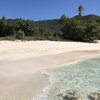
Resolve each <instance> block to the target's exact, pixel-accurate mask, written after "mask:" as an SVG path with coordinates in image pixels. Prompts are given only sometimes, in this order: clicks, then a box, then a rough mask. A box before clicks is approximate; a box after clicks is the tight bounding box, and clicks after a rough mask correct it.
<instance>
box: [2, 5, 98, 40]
mask: <svg viewBox="0 0 100 100" xmlns="http://www.w3.org/2000/svg"><path fill="white" fill-rule="evenodd" d="M83 12H84V7H83V6H79V7H78V15H77V16H75V17H73V18H69V17H67V16H66V15H62V16H61V18H60V19H54V20H43V21H32V20H25V19H22V18H18V19H6V18H5V17H4V16H3V17H2V18H1V19H0V40H3V39H6V40H16V39H21V40H57V41H58V40H62V41H63V40H64V41H68V40H72V41H94V40H97V39H100V17H99V16H96V15H87V16H83Z"/></svg>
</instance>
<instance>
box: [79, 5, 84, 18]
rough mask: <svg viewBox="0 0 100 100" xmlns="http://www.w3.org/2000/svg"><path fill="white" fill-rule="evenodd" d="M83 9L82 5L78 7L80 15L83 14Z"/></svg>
mask: <svg viewBox="0 0 100 100" xmlns="http://www.w3.org/2000/svg"><path fill="white" fill-rule="evenodd" d="M83 11H84V7H83V6H82V5H80V6H79V7H78V12H79V16H82V13H83Z"/></svg>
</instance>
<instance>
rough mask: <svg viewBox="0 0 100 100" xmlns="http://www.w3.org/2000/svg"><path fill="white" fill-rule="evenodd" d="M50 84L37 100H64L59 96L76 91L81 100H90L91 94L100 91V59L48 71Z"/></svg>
mask: <svg viewBox="0 0 100 100" xmlns="http://www.w3.org/2000/svg"><path fill="white" fill-rule="evenodd" d="M45 74H48V75H49V76H50V84H49V85H48V87H46V88H45V89H44V90H43V93H41V95H40V96H38V97H37V98H36V100H64V99H63V98H62V97H59V94H62V93H64V92H65V91H68V90H71V91H76V92H77V93H78V95H79V97H80V100H88V95H89V94H90V93H91V92H97V91H99V90H100V58H99V57H98V58H92V59H88V60H84V61H80V62H77V63H72V64H68V65H65V66H63V67H60V68H56V69H52V70H47V71H46V72H45Z"/></svg>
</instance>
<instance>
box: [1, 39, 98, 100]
mask: <svg viewBox="0 0 100 100" xmlns="http://www.w3.org/2000/svg"><path fill="white" fill-rule="evenodd" d="M0 46H1V48H0V65H1V66H0V81H1V85H0V94H1V96H3V98H2V100H5V99H6V98H5V97H9V98H12V97H13V96H15V98H16V99H15V100H17V99H20V100H30V98H33V96H38V95H39V94H41V92H42V90H43V89H44V87H46V86H47V85H48V84H49V76H45V75H43V73H41V72H43V71H45V70H46V69H48V70H49V69H54V68H59V67H63V66H64V65H68V64H70V63H72V62H73V63H74V62H78V60H79V61H80V60H82V59H83V60H85V59H86V58H87V59H89V58H94V57H97V55H100V43H97V44H89V43H80V42H78V43H76V42H75V43H74V42H64V43H63V42H51V41H42V42H41V41H37V42H36V41H32V42H8V41H6V42H5V41H3V42H0ZM89 46H90V47H89ZM18 47H19V48H18ZM92 48H93V50H92ZM9 51H10V54H9ZM1 55H2V56H1ZM9 91H10V92H9ZM26 96H27V98H26ZM17 97H18V98H17ZM11 100H13V98H12V99H11Z"/></svg>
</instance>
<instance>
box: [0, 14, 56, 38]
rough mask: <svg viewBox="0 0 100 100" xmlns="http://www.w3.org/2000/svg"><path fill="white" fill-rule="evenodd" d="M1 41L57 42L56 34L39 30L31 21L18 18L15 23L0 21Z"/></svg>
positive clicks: (3, 19)
mask: <svg viewBox="0 0 100 100" xmlns="http://www.w3.org/2000/svg"><path fill="white" fill-rule="evenodd" d="M0 37H1V39H25V40H57V39H58V37H57V35H56V33H54V32H51V31H50V30H49V29H46V28H40V27H37V26H35V25H34V23H33V21H31V20H24V19H22V18H19V19H17V20H15V21H13V20H9V19H6V18H5V17H4V16H3V17H2V18H1V19H0Z"/></svg>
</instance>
